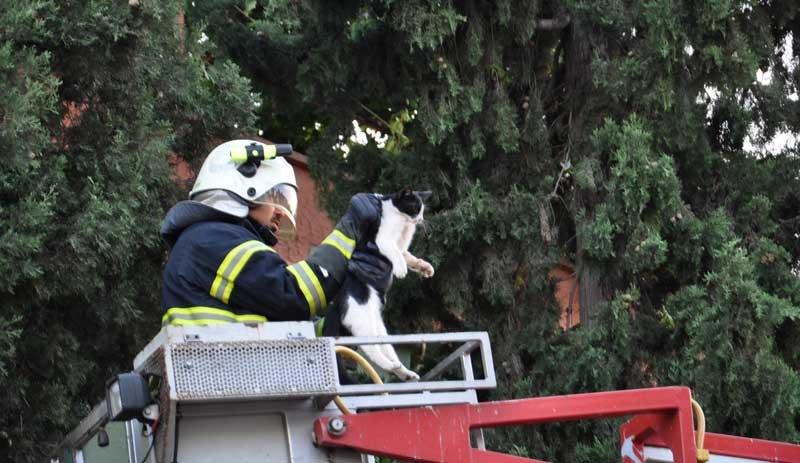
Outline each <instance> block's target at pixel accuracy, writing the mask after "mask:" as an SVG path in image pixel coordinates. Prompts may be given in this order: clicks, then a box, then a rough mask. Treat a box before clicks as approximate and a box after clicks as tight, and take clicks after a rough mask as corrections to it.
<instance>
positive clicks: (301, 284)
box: [286, 264, 317, 317]
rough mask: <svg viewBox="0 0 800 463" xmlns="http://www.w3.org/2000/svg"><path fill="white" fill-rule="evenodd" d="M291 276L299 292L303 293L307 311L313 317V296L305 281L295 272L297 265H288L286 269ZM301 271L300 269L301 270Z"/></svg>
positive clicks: (314, 306)
mask: <svg viewBox="0 0 800 463" xmlns="http://www.w3.org/2000/svg"><path fill="white" fill-rule="evenodd" d="M286 270H288V271H289V272H290V273H291V274H292V275H294V279H295V281H296V282H297V286H299V287H300V292H301V293H303V296H304V297H305V298H306V302H307V303H308V311H309V312H310V313H311V316H312V317H313V316H314V315H315V314H316V313H317V308H316V304H314V296H313V295H312V294H311V288H309V287H308V285H307V284H306V281H305V279H304V278H303V276H302V275H301V274H300V272H298V271H297V264H294V265H289V266H288V267H286ZM301 270H302V269H301Z"/></svg>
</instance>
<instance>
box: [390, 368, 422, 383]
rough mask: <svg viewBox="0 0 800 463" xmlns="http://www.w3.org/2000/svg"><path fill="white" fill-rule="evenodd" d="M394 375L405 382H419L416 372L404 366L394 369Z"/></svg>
mask: <svg viewBox="0 0 800 463" xmlns="http://www.w3.org/2000/svg"><path fill="white" fill-rule="evenodd" d="M392 373H394V374H395V376H397V377H398V378H400V379H402V380H403V381H412V382H413V381H419V375H418V374H417V373H416V372H413V371H411V370H409V369H408V368H406V367H404V366H402V365H401V366H399V367H397V368H393V369H392Z"/></svg>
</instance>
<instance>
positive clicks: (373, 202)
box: [306, 193, 381, 289]
mask: <svg viewBox="0 0 800 463" xmlns="http://www.w3.org/2000/svg"><path fill="white" fill-rule="evenodd" d="M380 218H381V201H380V199H378V197H377V196H376V195H374V194H370V193H359V194H357V195H355V196H353V197H352V198H351V199H350V207H348V209H347V212H345V214H344V215H343V216H342V218H341V219H340V220H339V222H338V223H337V224H336V226H335V227H334V229H333V232H331V234H330V235H328V237H327V238H325V239H324V240H323V241H322V243H321V244H320V245H319V246H318V247H316V248H314V250H313V251H311V254H310V255H309V256H308V258H307V259H306V262H307V263H308V264H309V265H314V266H316V268H318V269H320V271H321V272H322V273H323V274H326V275H327V276H328V277H329V278H333V280H335V283H336V289H338V287H339V286H340V285H341V284H342V282H343V281H344V273H345V270H346V269H347V262H348V261H349V260H350V258H351V257H352V255H353V249H355V246H356V243H358V242H361V239H362V237H363V236H364V235H365V234H366V233H367V230H369V228H370V227H372V226H375V227H377V225H378V223H379V222H380Z"/></svg>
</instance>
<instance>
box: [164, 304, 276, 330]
mask: <svg viewBox="0 0 800 463" xmlns="http://www.w3.org/2000/svg"><path fill="white" fill-rule="evenodd" d="M266 321H267V317H265V316H263V315H256V314H244V315H239V314H235V313H233V312H231V311H229V310H224V309H217V308H216V307H172V308H171V309H169V310H167V312H166V313H165V314H164V316H163V317H161V325H162V326H163V325H218V324H222V323H237V322H238V323H244V322H266Z"/></svg>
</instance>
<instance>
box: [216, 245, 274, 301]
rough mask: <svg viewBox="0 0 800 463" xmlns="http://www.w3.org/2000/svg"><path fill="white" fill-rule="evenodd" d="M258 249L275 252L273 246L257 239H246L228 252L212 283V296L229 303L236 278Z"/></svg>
mask: <svg viewBox="0 0 800 463" xmlns="http://www.w3.org/2000/svg"><path fill="white" fill-rule="evenodd" d="M256 251H270V252H275V250H274V249H272V248H271V247H269V246H267V245H266V244H264V243H262V242H261V241H256V240H252V241H245V242H244V243H242V244H240V245H238V246H236V247H235V248H233V249H231V250H230V251H229V252H228V254H227V255H226V256H225V259H223V260H222V263H221V264H220V265H219V268H218V269H217V276H216V278H214V282H213V283H212V284H211V290H210V291H209V294H211V297H213V298H215V299H218V300H220V301H222V302H224V303H226V304H227V303H228V301H229V300H230V297H231V292H232V291H233V283H234V280H236V277H237V276H239V273H240V272H241V271H242V268H244V266H245V264H246V263H247V261H248V260H249V259H250V257H251V256H252V255H253V253H254V252H256Z"/></svg>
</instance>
